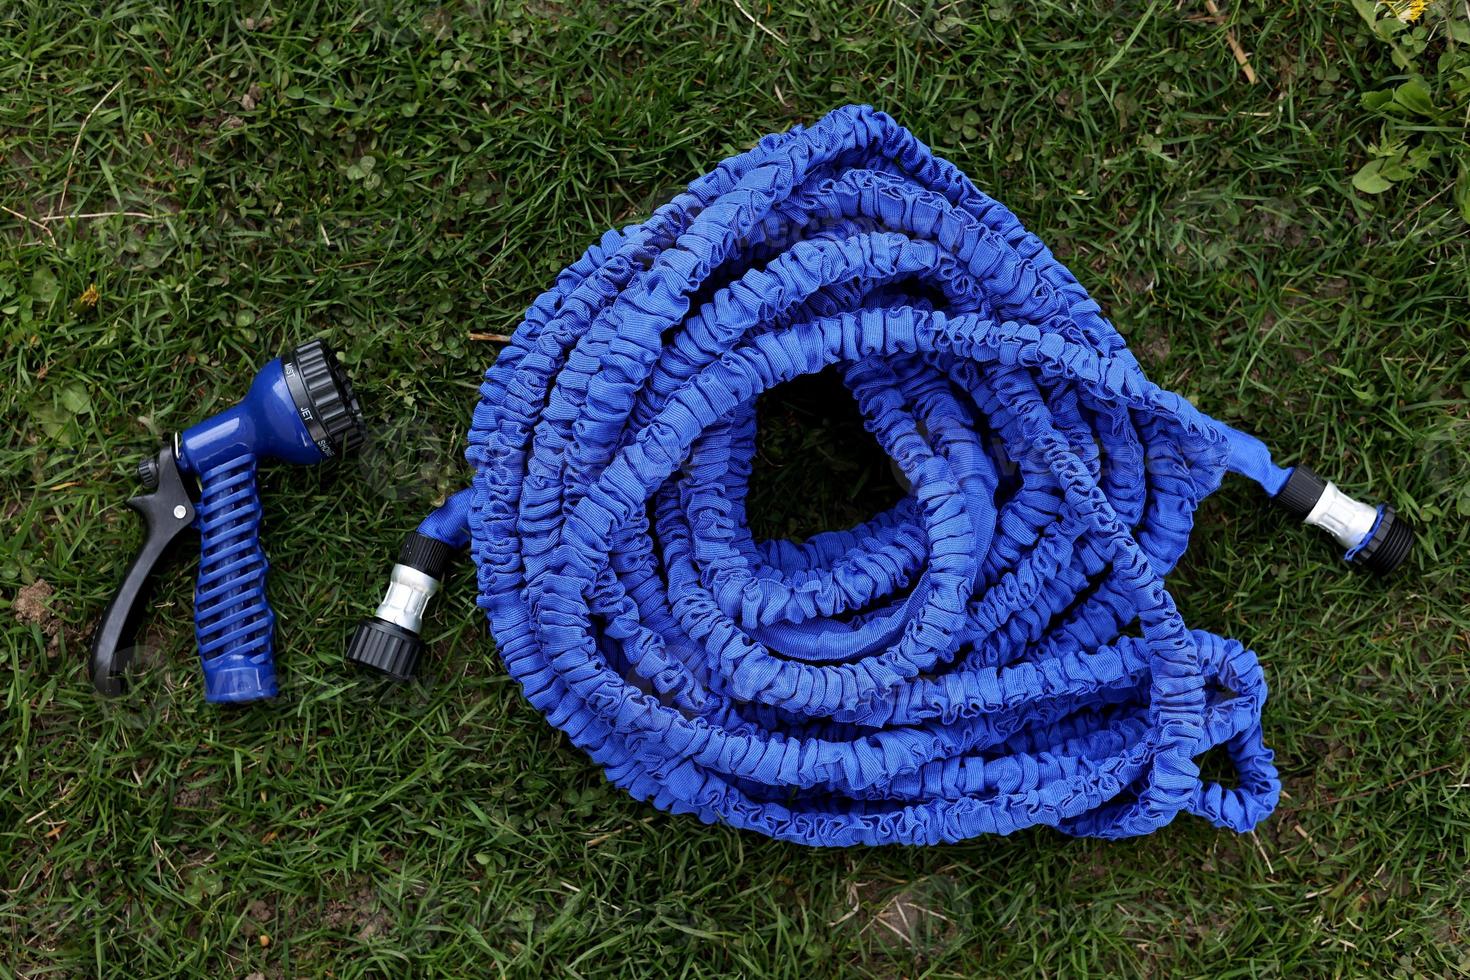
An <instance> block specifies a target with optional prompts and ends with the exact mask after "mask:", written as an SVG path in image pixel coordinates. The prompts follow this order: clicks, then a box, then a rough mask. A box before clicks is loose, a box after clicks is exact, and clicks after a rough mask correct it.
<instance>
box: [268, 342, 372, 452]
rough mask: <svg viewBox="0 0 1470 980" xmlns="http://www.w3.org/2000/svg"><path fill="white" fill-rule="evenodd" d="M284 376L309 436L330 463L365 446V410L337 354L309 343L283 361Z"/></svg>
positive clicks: (325, 347) (317, 343) (321, 344)
mask: <svg viewBox="0 0 1470 980" xmlns="http://www.w3.org/2000/svg"><path fill="white" fill-rule="evenodd" d="M281 373H282V375H283V376H284V377H285V379H286V388H287V390H288V391H289V392H290V393H291V400H292V401H293V402H294V403H295V405H296V413H297V415H298V417H300V419H301V423H302V424H303V425H304V426H306V431H307V434H308V435H310V436H311V440H312V441H313V442H315V443H316V446H317V448H318V449H319V450H321V454H322V455H323V456H325V457H326V458H328V459H331V458H334V457H336V456H341V455H342V454H344V453H348V452H351V451H352V450H354V449H356V448H357V447H358V446H360V445H361V444H362V438H363V421H362V407H361V406H360V405H358V403H357V396H356V395H355V394H354V393H353V391H352V382H351V381H349V380H348V378H347V372H346V371H344V370H342V364H341V362H340V361H338V360H337V355H336V353H335V352H334V351H333V350H332V349H331V348H330V347H328V346H327V345H326V343H324V342H323V341H322V340H320V339H317V340H309V341H307V342H306V343H304V344H302V345H301V346H300V347H298V348H296V349H295V350H293V351H291V353H289V354H286V355H285V356H284V357H282V358H281Z"/></svg>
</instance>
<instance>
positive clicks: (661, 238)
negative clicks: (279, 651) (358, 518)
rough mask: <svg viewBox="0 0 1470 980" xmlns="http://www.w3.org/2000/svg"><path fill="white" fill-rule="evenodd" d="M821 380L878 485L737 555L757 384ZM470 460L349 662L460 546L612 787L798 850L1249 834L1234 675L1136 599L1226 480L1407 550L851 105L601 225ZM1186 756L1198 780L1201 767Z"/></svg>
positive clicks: (870, 114)
mask: <svg viewBox="0 0 1470 980" xmlns="http://www.w3.org/2000/svg"><path fill="white" fill-rule="evenodd" d="M828 367H833V368H835V369H836V370H838V371H840V372H841V376H842V378H843V379H844V381H845V383H846V385H847V387H848V389H849V390H850V391H851V392H852V395H853V397H854V398H855V400H856V402H857V404H858V406H859V408H860V410H861V412H862V415H863V418H864V420H865V424H866V426H867V428H868V430H869V431H870V432H872V433H873V435H874V436H875V437H876V438H877V440H878V442H879V443H880V444H881V446H882V447H883V448H884V450H885V451H886V452H887V453H888V454H889V456H890V457H891V458H892V459H893V460H894V461H895V463H896V465H897V467H898V468H899V469H900V470H901V471H902V473H903V475H904V478H905V480H906V482H907V483H908V485H909V490H908V493H907V495H906V496H905V497H904V499H903V500H902V502H900V503H899V504H898V505H896V506H895V507H893V508H892V509H891V510H889V511H888V512H886V513H882V514H879V515H877V516H876V517H874V518H872V519H871V520H870V521H868V522H867V523H865V524H862V525H861V526H858V527H854V528H850V529H847V530H833V531H828V532H825V533H821V534H818V535H816V536H814V537H812V538H810V539H809V540H807V541H805V542H803V543H795V542H790V541H756V540H755V539H754V538H753V536H752V534H751V532H750V531H749V529H748V523H747V519H746V518H747V515H746V490H747V483H748V479H749V477H750V474H751V467H752V461H753V456H754V452H755V425H756V416H755V400H756V397H757V396H758V395H759V394H760V393H761V392H763V391H767V390H769V389H771V388H773V387H775V386H776V385H779V384H781V383H782V382H785V381H789V380H791V379H793V378H796V377H798V376H800V375H805V374H810V373H813V372H817V371H821V370H823V369H824V368H828ZM466 456H467V459H468V460H469V463H470V465H471V466H472V467H473V468H474V471H475V472H474V479H473V484H472V486H471V487H470V488H469V489H467V490H465V491H462V492H461V493H460V494H457V495H456V496H454V497H452V498H451V499H450V500H449V502H448V503H447V504H445V505H444V507H442V508H441V509H440V510H439V511H437V512H436V513H435V514H433V515H431V517H430V518H429V519H428V520H427V521H425V523H424V525H423V526H421V527H420V528H419V530H418V531H417V532H416V533H415V534H414V535H412V536H410V539H409V541H408V543H407V544H406V545H405V549H404V553H403V554H402V555H401V556H400V565H399V567H398V568H397V569H395V572H394V581H393V585H392V586H391V587H390V589H389V594H388V597H387V598H386V599H385V601H384V604H383V606H381V607H380V609H379V612H378V616H376V617H375V618H373V619H370V620H368V621H367V622H365V623H364V624H363V626H362V627H361V628H360V629H359V631H358V633H357V635H356V636H355V637H354V639H353V643H352V653H351V655H352V658H353V659H354V660H357V661H358V662H362V663H367V664H369V665H372V666H376V667H378V668H379V669H383V670H386V671H387V672H389V673H393V674H395V675H397V676H407V675H408V674H409V673H411V672H412V669H413V662H414V661H415V660H416V659H417V656H418V649H419V645H420V641H419V639H418V632H419V621H420V617H421V616H422V613H423V608H424V604H425V603H426V602H427V600H428V597H429V596H430V595H432V593H433V591H434V589H435V588H437V586H438V582H439V580H440V579H442V577H443V574H444V567H445V565H446V564H447V563H448V561H449V560H450V558H451V557H452V556H453V554H454V553H455V551H456V550H457V549H459V548H461V547H463V546H464V545H466V544H468V546H469V553H470V555H471V557H472V558H473V560H474V563H475V566H476V568H477V570H478V580H479V589H480V599H479V604H480V606H481V607H482V608H483V609H484V610H485V611H486V613H487V614H488V617H489V621H490V626H491V629H492V631H493V633H494V637H495V641H496V648H497V650H498V651H499V654H500V657H501V659H502V661H503V662H504V664H505V668H506V669H507V670H508V671H509V672H510V673H511V675H513V676H514V677H515V678H516V679H517V680H518V681H519V682H520V684H521V687H522V690H523V691H524V693H525V696H526V698H527V699H528V700H529V701H530V702H531V703H532V704H533V705H535V707H536V708H537V709H538V710H540V711H541V712H543V713H544V714H545V715H546V717H547V719H548V720H549V721H550V722H551V723H552V724H553V725H555V726H557V727H558V728H560V729H561V730H562V731H564V732H566V734H567V735H568V736H569V737H570V738H571V740H572V741H573V742H574V743H576V744H577V745H578V746H579V747H581V749H582V750H583V751H585V752H586V753H587V754H588V755H589V756H590V757H591V758H592V759H593V760H594V761H595V762H596V763H597V764H598V765H600V766H601V767H602V768H603V769H604V770H605V771H606V773H607V776H608V778H609V779H611V780H612V781H613V782H614V783H616V784H617V785H618V786H620V787H623V788H624V789H625V790H627V791H628V792H629V793H630V794H632V795H633V796H634V797H636V798H638V799H640V800H647V801H650V802H652V803H653V804H654V805H655V806H657V807H659V808H661V809H664V810H668V811H671V812H675V813H692V814H695V815H697V816H699V817H700V818H701V819H703V820H705V821H708V822H722V823H727V824H730V825H732V826H735V827H742V828H747V829H750V830H756V831H759V832H760V833H763V834H767V835H770V836H772V837H777V838H781V839H784V840H791V841H796V842H798V843H802V844H810V845H822V846H840V845H851V844H884V843H908V844H934V843H939V842H944V841H957V840H962V839H965V838H970V837H974V836H976V835H978V834H985V833H996V834H1005V833H1011V832H1013V831H1016V830H1019V829H1021V828H1024V827H1030V826H1034V825H1037V824H1045V825H1048V826H1052V827H1056V828H1057V829H1059V830H1061V831H1064V832H1066V833H1069V834H1077V835H1090V836H1098V837H1108V838H1117V837H1128V836H1133V835H1137V834H1145V833H1148V832H1150V831H1152V830H1155V829H1157V828H1159V827H1161V826H1163V825H1164V824H1166V823H1168V822H1169V821H1170V820H1172V819H1173V818H1174V817H1175V815H1177V814H1178V813H1180V812H1188V813H1192V814H1196V815H1198V816H1201V817H1204V818H1205V819H1207V820H1209V821H1211V822H1212V823H1214V824H1216V825H1217V826H1220V827H1226V828H1230V829H1232V830H1236V831H1246V830H1249V829H1250V828H1251V827H1253V826H1255V825H1256V824H1257V823H1258V822H1259V821H1260V820H1261V819H1262V818H1263V817H1265V816H1266V815H1267V814H1268V813H1269V812H1270V811H1271V809H1272V808H1273V807H1274V806H1275V804H1276V801H1277V797H1278V795H1279V793H1280V782H1279V780H1278V779H1277V774H1276V770H1275V768H1274V767H1273V765H1272V756H1271V752H1270V750H1269V749H1267V748H1266V747H1265V745H1264V744H1263V741H1262V732H1261V709H1262V706H1263V705H1264V703H1265V700H1266V683H1265V680H1264V677H1263V675H1262V670H1261V665H1260V663H1259V662H1258V661H1257V659H1256V656H1255V654H1253V653H1252V652H1251V651H1250V650H1247V649H1245V648H1244V647H1242V646H1241V644H1239V643H1237V642H1236V641H1234V640H1230V639H1226V638H1223V637H1220V636H1216V635H1215V634H1213V633H1209V632H1205V631H1201V630H1192V629H1190V628H1189V627H1188V625H1186V624H1185V622H1184V620H1183V619H1182V617H1181V616H1180V614H1179V611H1178V610H1177V609H1176V607H1175V604H1174V599H1173V598H1172V596H1171V595H1170V594H1169V591H1168V589H1167V588H1166V586H1165V577H1166V576H1167V575H1168V573H1169V572H1170V570H1171V569H1172V568H1173V567H1174V565H1175V563H1176V562H1177V561H1178V560H1179V557H1180V555H1181V554H1182V553H1183V551H1184V549H1185V547H1186V545H1187V544H1188V541H1189V533H1190V529H1191V526H1192V516H1193V513H1194V511H1195V509H1196V507H1197V506H1198V505H1199V502H1200V500H1201V499H1202V498H1203V497H1205V496H1206V495H1208V494H1209V493H1211V492H1212V491H1214V490H1215V489H1216V487H1217V486H1219V484H1220V481H1221V479H1222V478H1223V476H1224V474H1225V472H1226V471H1227V470H1229V471H1232V472H1235V473H1239V474H1243V475H1244V476H1247V477H1249V478H1250V479H1252V480H1254V481H1256V482H1257V483H1259V484H1260V485H1261V487H1262V488H1263V489H1264V490H1265V491H1266V492H1267V494H1269V495H1272V496H1274V497H1277V498H1278V499H1282V502H1283V503H1285V504H1286V505H1287V506H1288V507H1289V508H1290V509H1293V510H1294V511H1295V512H1296V513H1297V514H1298V515H1299V516H1301V517H1304V518H1306V519H1308V520H1309V521H1311V522H1313V523H1317V524H1320V525H1322V526H1324V527H1327V528H1328V529H1329V530H1332V531H1333V532H1334V533H1335V534H1337V535H1338V536H1339V538H1340V539H1342V540H1343V541H1344V543H1345V545H1346V546H1347V547H1348V548H1349V549H1351V550H1350V553H1349V556H1348V557H1349V558H1351V559H1356V560H1360V561H1363V562H1365V563H1367V564H1369V565H1371V566H1372V567H1375V568H1378V569H1380V570H1386V569H1387V568H1390V567H1392V565H1394V564H1397V563H1398V561H1400V560H1402V558H1403V556H1404V553H1406V551H1407V549H1408V545H1409V542H1410V541H1411V540H1412V538H1411V534H1410V532H1409V530H1408V528H1407V526H1406V525H1405V524H1404V523H1403V522H1402V521H1400V520H1396V519H1395V517H1394V515H1393V512H1392V511H1391V510H1390V509H1388V508H1385V507H1378V508H1371V507H1367V506H1366V505H1362V504H1357V503H1356V502H1354V501H1351V500H1350V498H1347V497H1346V496H1344V495H1342V494H1341V493H1340V491H1337V490H1336V488H1334V487H1331V485H1330V484H1325V483H1323V482H1322V481H1321V480H1319V479H1317V478H1316V477H1315V475H1313V474H1311V473H1310V471H1308V470H1306V469H1304V468H1300V467H1299V468H1297V469H1296V470H1294V471H1291V470H1287V469H1283V468H1281V467H1279V466H1277V465H1276V464H1275V463H1273V462H1272V460H1271V456H1270V453H1269V451H1268V450H1267V448H1266V446H1265V445H1264V444H1262V443H1261V442H1260V441H1258V440H1256V439H1254V438H1252V437H1251V436H1248V435H1246V434H1244V433H1241V432H1239V431H1237V430H1235V429H1233V428H1231V427H1229V426H1227V425H1225V424H1223V423H1221V422H1218V421H1216V420H1215V419H1212V418H1210V417H1209V416H1207V415H1205V414H1203V413H1201V412H1200V411H1199V410H1198V409H1196V408H1195V407H1194V406H1193V405H1191V404H1190V403H1189V402H1188V401H1186V400H1185V399H1184V398H1182V397H1180V396H1179V395H1176V394H1173V393H1172V392H1168V391H1165V390H1163V389H1161V388H1159V387H1158V386H1156V385H1154V384H1153V383H1152V382H1150V381H1149V380H1148V379H1147V378H1146V377H1145V376H1144V373H1143V371H1142V369H1141V368H1140V367H1139V364H1138V362H1137V361H1136V360H1135V359H1134V357H1133V355H1132V354H1131V353H1130V352H1129V351H1128V348H1127V347H1126V346H1125V344H1124V342H1123V338H1122V337H1121V336H1119V334H1118V333H1117V331H1116V330H1114V329H1113V327H1112V326H1111V325H1110V324H1109V323H1108V321H1107V320H1106V319H1104V318H1103V317H1102V316H1101V314H1100V312H1099V308H1098V306H1097V304H1096V303H1095V302H1093V300H1092V299H1091V298H1089V296H1088V295H1087V293H1086V292H1085V291H1084V290H1083V289H1082V287H1081V286H1080V285H1078V283H1077V280H1076V279H1075V278H1074V277H1073V276H1072V274H1071V273H1070V272H1069V271H1068V270H1067V269H1066V268H1064V267H1063V266H1062V265H1061V264H1060V263H1059V262H1057V261H1056V259H1054V258H1053V257H1052V255H1051V254H1050V252H1048V250H1047V248H1046V246H1045V245H1043V244H1042V243H1041V241H1040V240H1039V239H1037V238H1036V237H1035V236H1034V235H1032V234H1030V233H1029V232H1027V231H1026V229H1024V228H1023V227H1021V224H1020V222H1019V221H1017V219H1016V218H1015V216H1014V215H1012V214H1011V213H1010V212H1009V211H1008V210H1006V209H1005V208H1004V207H1002V206H1001V205H1000V204H998V203H996V202H995V201H993V200H991V199H990V198H989V197H987V196H986V195H985V194H983V193H981V192H980V191H979V190H977V189H976V188H975V186H974V185H973V184H972V183H971V182H970V181H969V180H968V179H967V178H966V177H965V175H964V174H963V173H961V172H960V171H959V170H958V169H956V168H955V167H954V166H953V165H952V164H950V163H948V162H946V161H944V160H942V159H940V158H938V157H936V156H934V155H933V154H932V153H931V152H930V151H929V150H928V148H926V147H925V146H924V145H923V144H922V143H920V142H919V141H918V140H917V139H916V138H915V137H914V136H913V135H911V134H910V133H909V132H908V131H906V130H905V129H903V128H902V127H900V126H899V125H897V124H896V123H895V122H894V121H893V120H892V119H890V118H889V117H888V116H886V115H884V114H882V113H880V112H876V111H874V110H873V109H871V108H869V107H865V106H850V107H846V108H843V109H839V110H837V111H835V112H833V113H832V114H830V115H829V116H827V117H826V118H824V119H823V120H821V121H820V122H819V123H817V124H815V125H813V126H811V127H810V128H800V127H798V128H796V129H793V130H792V131H790V132H788V133H784V134H779V135H773V136H768V137H766V138H765V139H763V140H761V142H760V144H759V145H758V146H757V147H756V148H755V149H753V150H751V151H749V152H747V153H743V154H741V155H739V156H736V157H733V158H731V159H729V160H726V161H725V162H723V163H721V164H720V165H719V166H718V167H717V168H716V169H715V170H714V171H713V172H711V173H709V174H707V175H705V176H704V177H701V178H700V179H699V180H697V181H695V182H694V183H693V184H691V185H690V186H689V188H688V190H687V191H685V192H684V193H682V194H680V195H679V196H678V197H676V198H675V199H674V200H673V201H671V202H670V203H668V204H667V205H665V206H663V207H661V208H659V209H658V210H657V211H656V212H655V213H654V214H653V215H652V217H650V218H649V219H648V220H647V221H645V222H643V223H641V224H637V225H633V226H631V227H629V228H626V229H624V230H622V231H609V232H607V233H606V234H605V235H604V236H603V237H602V240H601V241H600V242H599V243H598V244H596V245H594V246H593V247H592V248H590V249H588V250H587V252H586V254H584V255H583V256H582V258H581V259H580V260H578V261H577V262H576V263H575V264H574V265H572V266H571V267H569V268H568V269H566V270H565V271H564V272H562V273H561V275H560V276H559V277H558V278H557V281H556V284H555V286H554V287H553V288H552V289H551V290H550V291H548V292H546V293H545V294H544V295H542V296H541V297H540V298H539V299H537V300H536V302H535V303H534V304H533V305H532V306H531V308H530V310H528V311H527V313H526V317H525V320H524V322H523V323H522V324H521V326H520V328H519V329H518V330H517V331H516V332H515V336H514V338H513V339H512V341H511V342H510V344H509V346H508V347H507V348H506V349H505V350H504V352H503V353H502V354H501V355H500V357H499V359H498V361H497V362H496V363H495V364H494V366H492V367H491V368H490V369H489V371H488V372H487V373H486V375H485V382H484V385H483V386H482V388H481V392H480V401H479V404H478V405H477V407H476V408H475V411H474V418H473V422H472V425H471V428H470V434H469V448H468V451H467V453H466ZM1215 746H1223V747H1224V749H1225V751H1226V753H1227V754H1228V756H1229V758H1230V759H1231V760H1232V762H1233V765H1234V769H1235V777H1234V780H1233V781H1232V785H1229V786H1227V785H1223V784H1221V783H1217V782H1210V781H1206V780H1204V779H1202V778H1201V775H1200V767H1199V760H1200V758H1201V756H1203V755H1204V753H1205V752H1207V751H1208V750H1209V749H1211V748H1213V747H1215Z"/></svg>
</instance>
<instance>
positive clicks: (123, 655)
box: [91, 445, 194, 697]
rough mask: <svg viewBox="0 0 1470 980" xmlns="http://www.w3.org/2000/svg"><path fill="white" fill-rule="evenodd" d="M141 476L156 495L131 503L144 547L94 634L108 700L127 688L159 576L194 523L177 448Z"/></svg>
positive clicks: (146, 465) (95, 665) (168, 448)
mask: <svg viewBox="0 0 1470 980" xmlns="http://www.w3.org/2000/svg"><path fill="white" fill-rule="evenodd" d="M138 475H139V477H141V478H142V480H143V483H144V486H145V488H146V489H148V490H149V491H151V492H150V493H145V494H141V495H139V496H137V497H133V498H132V499H131V500H129V501H128V502H127V503H128V506H129V507H131V508H132V509H133V510H135V511H137V512H138V514H139V515H140V516H141V517H142V518H143V525H144V537H143V546H142V547H141V548H139V549H138V553H137V554H136V555H134V556H133V560H132V562H131V563H130V564H129V565H128V570H127V574H125V575H124V576H123V581H122V585H120V586H118V589H117V591H116V592H114V593H113V595H112V599H111V601H110V602H108V603H107V609H106V610H104V611H103V613H102V620H101V621H100V622H99V623H98V624H97V630H96V632H94V633H93V634H92V662H91V666H92V685H93V686H94V687H96V688H97V691H98V692H99V693H101V694H105V695H107V696H108V697H116V696H117V695H119V694H122V693H124V692H125V691H126V690H127V677H126V671H127V669H128V666H129V664H130V663H131V662H132V659H133V637H134V636H135V635H136V634H137V631H138V620H139V618H140V616H141V614H142V611H143V606H144V605H145V604H147V602H148V600H149V598H150V597H151V596H152V593H153V579H154V574H155V573H156V572H157V571H158V566H159V564H160V563H161V562H162V560H163V559H164V558H165V557H166V555H167V554H168V552H169V550H170V546H171V545H172V544H173V543H174V541H175V540H176V539H177V538H178V536H179V535H180V534H181V533H183V531H184V530H185V529H186V528H188V527H190V526H191V525H192V524H193V523H194V501H193V499H192V498H191V497H190V496H189V490H188V488H187V487H186V486H185V485H184V477H183V474H182V473H180V472H179V464H178V460H177V459H176V457H175V454H174V449H173V446H172V445H165V446H164V447H163V448H161V449H160V450H159V451H158V454H157V455H156V456H154V457H152V458H150V459H145V460H144V461H143V462H142V463H141V464H139V466H138Z"/></svg>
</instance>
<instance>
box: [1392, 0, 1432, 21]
mask: <svg viewBox="0 0 1470 980" xmlns="http://www.w3.org/2000/svg"><path fill="white" fill-rule="evenodd" d="M1383 5H1384V6H1385V7H1387V8H1388V12H1389V13H1391V14H1393V15H1394V16H1395V17H1397V18H1398V19H1399V20H1401V21H1403V22H1404V23H1405V24H1412V23H1413V22H1414V21H1416V20H1418V19H1419V18H1420V17H1421V16H1423V14H1424V11H1426V10H1428V9H1429V0H1383Z"/></svg>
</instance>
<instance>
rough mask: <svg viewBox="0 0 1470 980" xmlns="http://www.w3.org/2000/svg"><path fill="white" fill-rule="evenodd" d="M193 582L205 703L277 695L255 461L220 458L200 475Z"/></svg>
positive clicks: (244, 457) (243, 457)
mask: <svg viewBox="0 0 1470 980" xmlns="http://www.w3.org/2000/svg"><path fill="white" fill-rule="evenodd" d="M199 488H200V494H201V497H200V501H199V506H198V508H197V510H198V517H197V523H198V526H199V538H200V557H199V578H198V581H197V583H196V585H195V591H194V633H195V636H196V637H197V639H198V641H199V656H200V662H201V664H202V665H203V667H204V698H205V700H206V701H211V702H215V703H228V702H239V701H254V700H257V699H259V698H269V697H274V696H275V695H276V666H275V660H274V657H273V636H274V633H275V623H276V616H275V613H274V612H272V611H271V607H270V604H269V603H268V602H267V601H266V597H265V576H266V571H267V570H268V569H269V568H270V564H269V562H267V561H266V557H265V551H264V549H262V548H261V544H260V514H261V511H260V495H259V494H258V493H257V492H256V483H255V457H254V456H253V455H249V454H245V455H240V456H236V457H234V458H233V459H227V460H225V461H224V462H222V463H219V464H218V465H216V466H213V467H211V468H209V469H207V470H205V471H204V472H202V473H200V474H199Z"/></svg>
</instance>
